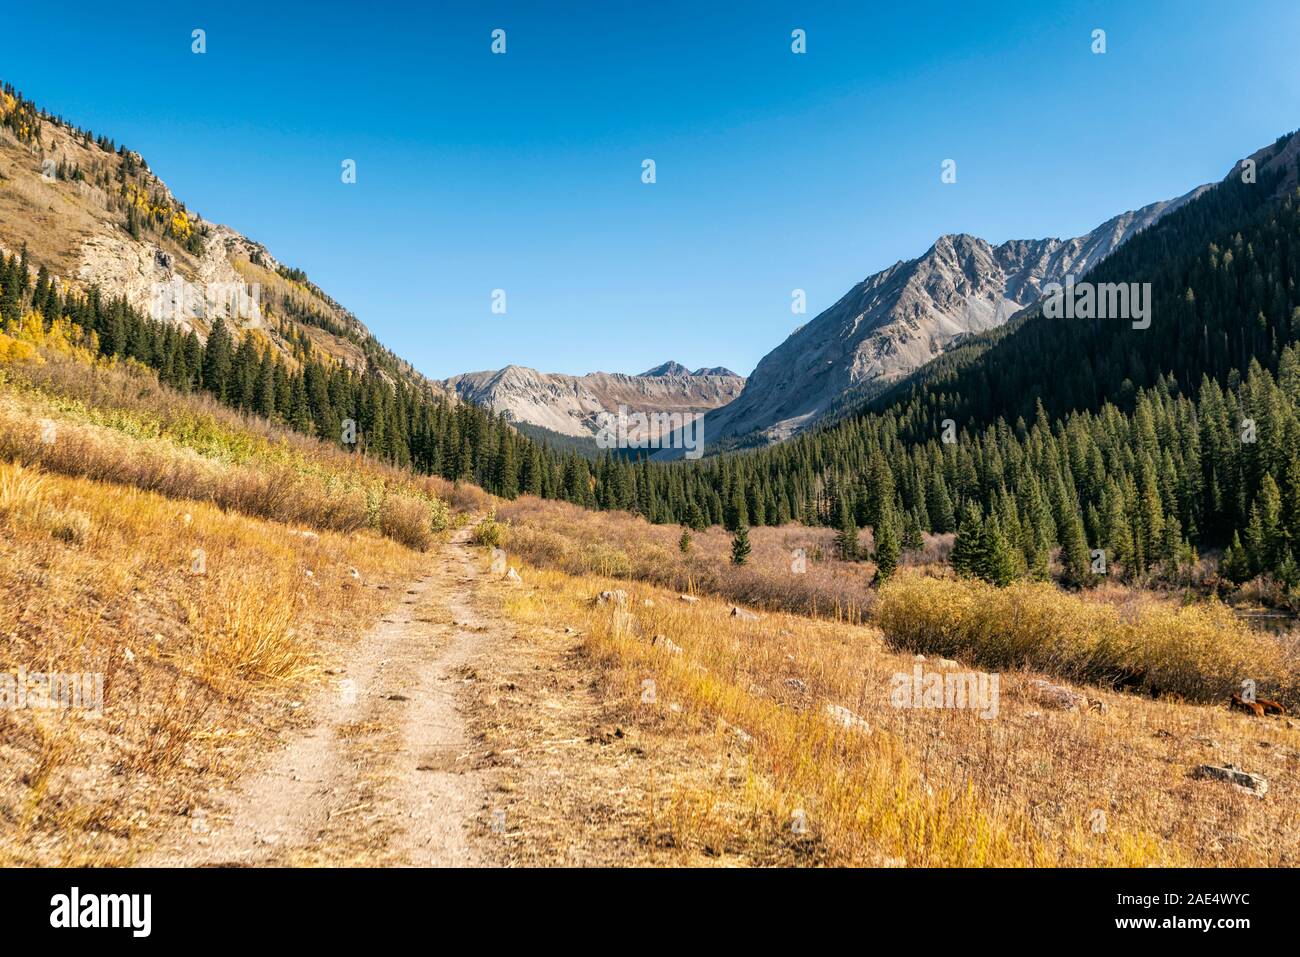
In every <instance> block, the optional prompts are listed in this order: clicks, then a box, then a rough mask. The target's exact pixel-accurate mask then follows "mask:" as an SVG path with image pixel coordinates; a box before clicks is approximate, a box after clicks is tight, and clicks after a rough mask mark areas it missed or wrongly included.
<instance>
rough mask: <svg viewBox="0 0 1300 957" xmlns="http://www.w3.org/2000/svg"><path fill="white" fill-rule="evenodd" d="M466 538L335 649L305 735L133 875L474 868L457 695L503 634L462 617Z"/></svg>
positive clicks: (466, 751) (472, 581)
mask: <svg viewBox="0 0 1300 957" xmlns="http://www.w3.org/2000/svg"><path fill="white" fill-rule="evenodd" d="M469 535H470V530H469V529H462V530H461V531H460V532H458V533H457V534H456V535H455V536H454V537H453V539H452V541H451V542H450V543H448V544H447V545H445V546H443V548H442V549H441V550H440V552H439V553H435V554H434V555H433V556H431V565H432V567H431V570H430V572H429V574H428V575H427V576H426V577H424V578H422V579H420V580H418V581H417V582H414V583H412V584H411V585H410V586H409V587H408V590H407V592H406V594H405V595H404V596H403V598H402V601H401V602H399V603H398V604H397V605H396V606H395V607H394V608H393V609H391V610H390V612H389V614H388V615H387V616H386V617H385V618H384V619H383V621H382V622H381V623H379V624H378V625H376V626H375V627H374V628H373V629H372V630H371V631H370V632H369V633H368V634H367V635H366V636H365V637H364V638H362V639H361V640H359V641H356V642H355V643H353V644H351V645H350V646H347V647H344V648H341V649H339V651H338V652H337V655H336V656H335V661H336V664H335V665H334V666H333V667H331V668H330V669H329V673H330V674H331V675H332V678H331V683H330V684H329V685H327V686H326V687H324V688H322V689H321V690H320V692H319V693H318V694H317V699H316V700H315V701H313V702H312V714H313V718H312V720H311V723H310V724H308V725H307V726H305V727H300V728H294V729H291V730H289V731H288V732H287V733H286V734H285V735H284V738H283V742H284V743H283V746H282V747H281V748H280V749H279V750H277V751H276V752H275V753H274V754H273V755H270V756H269V757H268V758H267V759H266V762H265V764H264V766H263V767H261V768H260V769H258V770H255V771H253V772H252V773H251V774H249V775H246V776H245V777H244V778H242V779H241V781H240V782H238V783H237V784H236V785H235V786H234V787H233V788H231V789H229V790H226V791H224V792H216V793H215V794H213V795H211V796H210V797H211V800H212V801H213V803H214V805H215V806H214V807H213V808H212V809H211V810H199V811H195V812H192V814H191V817H190V818H189V820H188V822H187V823H188V826H182V827H178V828H177V829H176V830H175V831H174V832H172V833H170V834H169V835H168V838H169V839H168V840H167V841H165V842H164V843H163V846H161V847H159V848H157V849H156V850H155V851H154V852H153V853H152V854H150V855H148V857H147V858H146V860H144V861H142V862H141V863H146V864H150V865H156V866H205V865H213V866H222V865H225V866H241V865H413V866H434V867H437V866H465V865H476V864H481V863H484V860H483V859H482V857H481V856H480V854H479V853H478V851H477V850H476V848H475V847H474V845H473V844H472V842H471V841H470V838H469V833H468V832H469V826H470V824H471V823H472V822H473V821H474V820H475V818H476V817H477V815H478V814H479V812H480V810H481V809H482V807H483V806H484V785H483V781H482V778H481V775H480V774H479V773H478V772H476V771H475V770H473V768H474V763H475V755H476V752H475V749H474V744H473V742H472V740H471V738H470V737H469V735H468V734H467V732H466V725H465V721H464V718H463V716H462V713H461V709H460V707H459V705H458V703H457V693H458V691H460V690H461V689H462V687H463V686H464V685H465V684H466V683H468V682H469V681H471V680H472V678H473V675H474V669H473V663H474V661H475V660H476V658H477V657H478V656H479V655H480V654H481V653H482V652H483V650H484V649H485V648H486V647H487V646H488V645H489V644H490V643H492V642H495V641H497V640H499V639H501V638H503V637H504V636H505V634H506V633H505V631H504V626H503V625H502V624H501V623H500V622H497V621H495V620H494V619H492V618H489V617H486V616H484V615H483V614H482V613H481V612H480V611H479V610H478V609H477V607H476V605H477V602H476V601H475V600H474V589H475V587H476V585H477V583H478V581H480V580H481V578H482V573H481V572H480V571H479V569H478V566H477V563H476V562H475V560H474V556H473V552H472V551H471V549H470V547H469V545H468V541H469Z"/></svg>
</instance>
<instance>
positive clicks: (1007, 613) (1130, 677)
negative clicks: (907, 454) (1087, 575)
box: [874, 572, 1300, 704]
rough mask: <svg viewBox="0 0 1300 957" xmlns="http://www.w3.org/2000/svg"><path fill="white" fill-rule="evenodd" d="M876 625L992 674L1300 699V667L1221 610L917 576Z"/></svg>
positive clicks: (1194, 694) (898, 586)
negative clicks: (1251, 685)
mask: <svg viewBox="0 0 1300 957" xmlns="http://www.w3.org/2000/svg"><path fill="white" fill-rule="evenodd" d="M874 617H875V620H876V622H877V623H878V624H879V625H880V627H881V628H882V629H883V630H884V633H885V636H886V637H887V638H888V639H889V640H890V641H891V642H892V643H893V644H895V645H897V646H898V647H900V648H903V649H907V650H910V651H915V652H925V653H927V654H937V655H948V656H953V657H958V658H962V659H964V660H966V661H970V662H972V663H973V664H976V665H979V666H981V667H984V668H997V669H1007V668H1032V669H1035V670H1037V671H1043V672H1046V673H1048V674H1053V675H1059V676H1062V677H1066V678H1070V679H1073V680H1075V681H1090V682H1098V683H1103V684H1105V683H1115V682H1120V681H1123V682H1124V683H1125V684H1127V685H1130V686H1132V687H1135V688H1141V689H1144V690H1148V691H1151V692H1153V693H1161V694H1173V695H1179V696H1181V697H1184V698H1187V699H1190V700H1195V701H1218V702H1220V703H1222V702H1224V701H1226V700H1227V698H1228V696H1229V695H1230V694H1232V693H1234V692H1238V693H1239V692H1240V691H1241V688H1242V682H1243V681H1244V680H1247V679H1250V680H1253V681H1254V682H1255V683H1256V686H1257V689H1258V694H1259V696H1260V697H1269V698H1279V697H1280V698H1281V699H1282V700H1283V701H1284V702H1287V703H1291V704H1294V703H1295V702H1296V701H1297V700H1300V662H1297V660H1296V659H1295V658H1294V657H1292V656H1289V655H1288V654H1287V653H1286V652H1285V651H1284V649H1283V646H1282V645H1281V644H1280V643H1279V642H1278V641H1276V640H1275V639H1274V638H1272V637H1271V636H1267V635H1262V634H1259V633H1257V632H1254V631H1252V630H1251V628H1250V627H1249V626H1248V625H1247V624H1245V623H1243V622H1242V621H1241V620H1240V619H1239V618H1237V616H1236V615H1234V614H1233V613H1232V611H1231V609H1229V608H1227V607H1226V606H1224V605H1221V604H1219V603H1217V602H1206V603H1202V604H1196V605H1189V606H1186V607H1182V608H1178V607H1174V606H1172V605H1170V604H1169V603H1167V602H1161V601H1156V600H1153V599H1150V598H1138V599H1133V598H1132V596H1129V600H1128V601H1127V602H1126V603H1125V604H1124V605H1123V606H1120V605H1116V604H1112V603H1109V602H1103V601H1091V600H1088V599H1087V598H1084V597H1080V596H1078V595H1072V594H1069V593H1066V592H1063V591H1061V590H1060V589H1059V588H1057V587H1055V586H1053V585H1049V584H1045V583H1035V582H1019V583H1015V584H1012V585H1010V586H1008V587H1006V588H997V587H995V586H993V585H989V584H986V583H984V582H979V581H968V580H954V579H935V578H931V577H928V576H924V575H921V574H918V573H915V572H912V573H904V574H901V575H899V576H898V577H897V578H895V579H894V580H892V581H890V582H889V583H888V584H886V585H885V586H884V588H882V589H881V592H880V600H879V602H878V603H877V604H876V607H875V614H874Z"/></svg>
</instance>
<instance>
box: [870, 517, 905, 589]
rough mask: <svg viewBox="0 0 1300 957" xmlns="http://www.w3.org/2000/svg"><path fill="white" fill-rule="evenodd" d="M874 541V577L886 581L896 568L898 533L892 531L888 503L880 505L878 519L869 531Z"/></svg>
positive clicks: (892, 525) (892, 520) (892, 522)
mask: <svg viewBox="0 0 1300 957" xmlns="http://www.w3.org/2000/svg"><path fill="white" fill-rule="evenodd" d="M871 533H872V536H873V537H874V538H875V540H876V550H875V553H874V554H873V555H872V558H873V560H874V561H875V563H876V577H877V578H878V579H879V580H880V581H881V582H884V581H888V579H889V577H890V576H891V575H893V574H894V571H895V570H896V569H897V568H898V552H899V545H898V533H897V532H896V531H895V530H894V515H893V508H892V506H891V505H890V504H889V503H888V502H884V503H882V504H881V510H880V518H879V519H878V520H877V522H876V525H875V527H874V528H873V529H872V530H871Z"/></svg>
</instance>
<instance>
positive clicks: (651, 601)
mask: <svg viewBox="0 0 1300 957" xmlns="http://www.w3.org/2000/svg"><path fill="white" fill-rule="evenodd" d="M641 604H642V605H643V606H645V607H646V608H653V607H654V606H655V600H654V599H653V598H643V599H641Z"/></svg>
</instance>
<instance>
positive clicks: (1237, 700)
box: [1228, 694, 1264, 718]
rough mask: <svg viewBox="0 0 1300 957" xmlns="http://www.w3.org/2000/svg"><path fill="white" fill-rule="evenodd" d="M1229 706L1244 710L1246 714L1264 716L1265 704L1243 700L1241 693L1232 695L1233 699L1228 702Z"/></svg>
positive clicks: (1234, 709) (1231, 708)
mask: <svg viewBox="0 0 1300 957" xmlns="http://www.w3.org/2000/svg"><path fill="white" fill-rule="evenodd" d="M1228 708H1229V710H1232V711H1244V712H1245V713H1246V714H1250V715H1254V716H1255V717H1256V718H1262V717H1264V706H1263V705H1261V704H1260V703H1259V702H1258V701H1243V700H1242V698H1241V695H1239V694H1235V695H1233V696H1232V700H1231V701H1230V702H1228Z"/></svg>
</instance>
